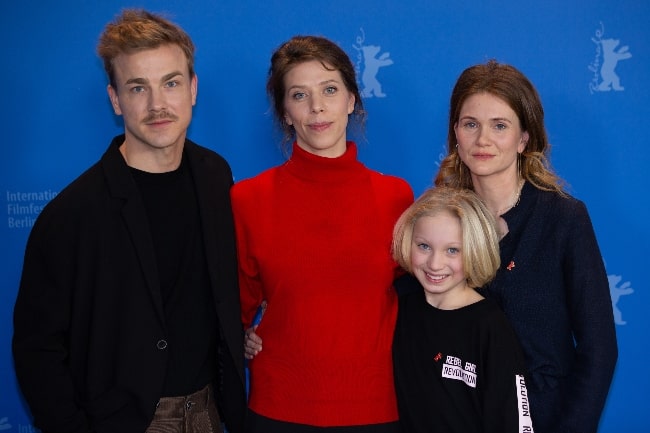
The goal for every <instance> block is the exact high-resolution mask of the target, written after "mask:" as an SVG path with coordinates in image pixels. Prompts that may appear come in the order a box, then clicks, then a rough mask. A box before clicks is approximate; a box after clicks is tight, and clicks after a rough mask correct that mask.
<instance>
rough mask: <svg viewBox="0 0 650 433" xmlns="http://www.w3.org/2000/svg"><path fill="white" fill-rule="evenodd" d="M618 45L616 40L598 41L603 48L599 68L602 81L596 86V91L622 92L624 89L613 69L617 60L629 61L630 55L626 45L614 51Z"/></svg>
mask: <svg viewBox="0 0 650 433" xmlns="http://www.w3.org/2000/svg"><path fill="white" fill-rule="evenodd" d="M619 43H620V41H619V40H617V39H602V40H601V41H600V45H601V47H602V48H603V65H602V66H601V67H600V76H601V78H602V79H603V81H601V82H600V84H599V85H598V90H600V91H601V92H604V91H608V90H611V89H613V90H619V91H620V90H624V87H623V86H621V80H620V79H619V77H618V75H617V74H616V71H614V69H615V68H616V64H617V63H618V61H619V60H625V59H629V58H630V57H632V54H631V53H630V52H629V51H628V46H627V45H625V46H622V47H621V48H620V49H619V50H618V51H616V47H617V46H618V44H619Z"/></svg>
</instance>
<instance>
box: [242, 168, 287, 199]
mask: <svg viewBox="0 0 650 433" xmlns="http://www.w3.org/2000/svg"><path fill="white" fill-rule="evenodd" d="M277 170H278V167H271V168H268V169H266V170H264V171H262V172H261V173H259V174H256V175H255V176H252V177H249V178H245V179H242V180H239V181H236V182H235V184H234V185H233V186H232V188H231V196H232V197H233V199H235V198H240V197H247V196H249V195H251V194H253V195H256V194H259V193H260V191H261V190H262V189H264V188H266V187H269V186H271V185H272V184H273V179H274V178H275V173H276V172H277Z"/></svg>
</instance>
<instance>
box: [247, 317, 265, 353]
mask: <svg viewBox="0 0 650 433" xmlns="http://www.w3.org/2000/svg"><path fill="white" fill-rule="evenodd" d="M256 329H257V325H255V326H251V327H250V328H248V329H247V330H246V333H245V335H244V358H246V359H253V358H255V356H256V355H257V354H258V353H260V352H261V351H262V339H261V338H260V336H259V335H257V334H256V333H255V330H256Z"/></svg>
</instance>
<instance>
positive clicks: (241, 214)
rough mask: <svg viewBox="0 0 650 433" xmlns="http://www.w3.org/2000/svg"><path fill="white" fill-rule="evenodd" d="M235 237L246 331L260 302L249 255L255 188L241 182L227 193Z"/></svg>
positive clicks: (256, 273)
mask: <svg viewBox="0 0 650 433" xmlns="http://www.w3.org/2000/svg"><path fill="white" fill-rule="evenodd" d="M230 195H231V200H232V209H233V217H234V220H235V234H236V238H237V256H238V261H239V294H240V299H241V318H242V323H243V324H244V327H245V328H248V327H250V325H251V323H252V322H253V318H254V316H255V312H256V311H257V308H258V307H259V306H260V304H261V303H262V300H263V293H262V284H261V281H260V278H259V269H258V266H257V263H256V261H255V260H254V258H253V257H252V255H251V254H250V249H251V242H252V239H249V237H248V236H247V234H249V233H251V232H252V231H251V230H250V227H251V224H254V218H255V203H256V201H255V198H256V196H257V197H259V196H258V195H256V193H255V184H254V182H253V181H251V180H245V181H242V182H239V183H237V184H235V185H234V186H233V187H232V189H231V192H230Z"/></svg>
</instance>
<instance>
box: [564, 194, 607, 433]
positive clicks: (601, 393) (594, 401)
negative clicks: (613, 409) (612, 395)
mask: <svg viewBox="0 0 650 433" xmlns="http://www.w3.org/2000/svg"><path fill="white" fill-rule="evenodd" d="M573 212H574V213H573V215H571V216H570V218H569V220H568V221H567V224H570V225H571V227H570V233H571V235H570V239H569V242H568V245H566V248H565V252H566V256H565V257H564V262H563V266H564V275H565V281H566V284H567V287H566V292H567V302H568V309H569V314H570V318H571V326H572V328H573V335H574V339H575V344H576V358H575V362H574V365H573V369H572V371H571V372H570V373H569V382H568V389H567V393H566V398H565V404H564V406H563V407H564V413H563V416H562V417H561V420H560V424H561V425H560V427H559V430H558V431H561V432H577V431H581V432H596V430H597V429H598V421H599V419H600V415H601V412H602V410H603V407H604V405H605V401H606V399H607V394H608V392H609V387H610V384H611V381H612V376H613V374H614V367H615V365H616V360H617V357H618V348H617V343H616V329H615V325H614V315H613V310H612V302H611V296H610V293H609V282H608V280H607V274H606V272H605V267H604V264H603V260H602V256H601V253H600V249H599V247H598V243H597V241H596V235H595V233H594V229H593V226H592V223H591V219H590V217H589V214H588V212H587V209H586V207H585V205H584V204H583V203H582V202H580V201H577V203H576V206H575V208H574V210H573Z"/></svg>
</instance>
